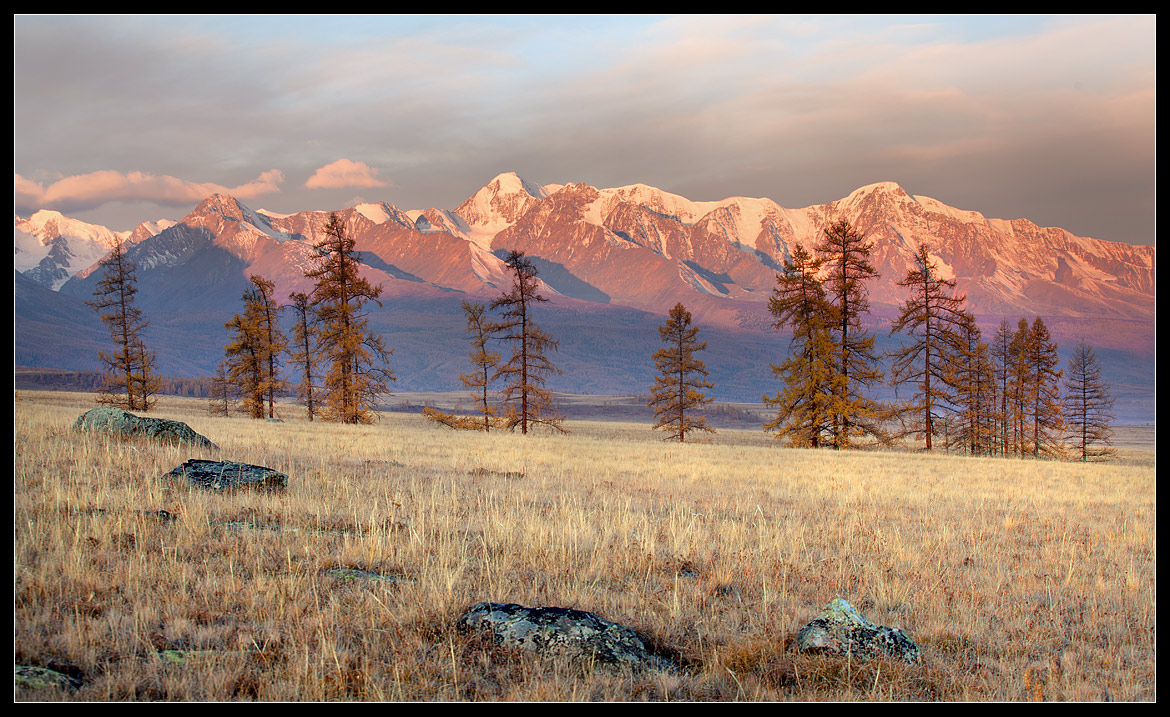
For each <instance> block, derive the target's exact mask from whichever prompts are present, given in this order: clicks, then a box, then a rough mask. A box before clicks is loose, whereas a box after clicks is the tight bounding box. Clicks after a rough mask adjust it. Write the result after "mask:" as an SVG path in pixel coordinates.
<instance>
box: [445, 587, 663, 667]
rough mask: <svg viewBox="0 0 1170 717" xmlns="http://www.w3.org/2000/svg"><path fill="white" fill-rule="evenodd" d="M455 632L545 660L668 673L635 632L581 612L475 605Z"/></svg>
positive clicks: (517, 606) (546, 608)
mask: <svg viewBox="0 0 1170 717" xmlns="http://www.w3.org/2000/svg"><path fill="white" fill-rule="evenodd" d="M457 627H458V628H459V629H460V630H463V631H467V632H474V631H485V632H488V633H490V634H491V636H492V638H493V640H494V641H495V643H496V644H497V645H500V646H502V647H509V648H515V649H522V650H530V651H533V652H536V653H537V654H539V655H540V656H542V657H546V658H561V659H568V660H571V661H575V662H579V663H584V664H590V665H605V666H609V667H617V668H629V669H633V670H641V669H647V668H649V669H655V670H671V669H673V665H671V664H670V663H669V662H668V661H667V660H664V659H663V658H661V657H659V656H657V655H655V654H653V653H652V652H651V651H650V650H649V649H648V648H647V647H646V643H645V642H643V640H642V638H641V637H640V636H639V635H638V633H636V632H634V631H633V630H631V629H630V628H628V627H625V626H624V625H619V624H617V623H616V622H610V621H609V620H606V619H604V618H601V617H598V616H597V615H594V614H593V613H591V612H585V611H584V610H572V609H569V608H563V607H524V606H522V605H514V604H510V603H495V602H481V603H477V604H475V605H472V606H471V607H470V608H469V609H468V610H467V612H466V613H464V614H463V616H462V617H461V618H459V622H458V623H457Z"/></svg>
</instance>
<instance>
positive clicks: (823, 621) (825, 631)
mask: <svg viewBox="0 0 1170 717" xmlns="http://www.w3.org/2000/svg"><path fill="white" fill-rule="evenodd" d="M796 646H797V649H799V650H800V651H802V652H812V653H818V652H819V653H824V654H830V655H836V656H838V657H846V658H850V659H854V660H857V661H859V662H865V661H867V660H869V659H870V658H872V657H875V656H878V655H883V654H884V655H887V656H889V657H894V658H897V659H900V660H903V661H905V662H909V663H915V662H918V661H920V660H921V659H922V657H921V654H920V653H919V651H918V645H916V644H914V641H913V640H911V639H910V638H909V636H907V635H906V633H904V632H902V631H901V630H899V629H898V628H896V627H886V626H884V625H875V624H873V623H872V622H870V621H869V620H867V619H865V617H864V616H862V614H861V613H859V612H858V611H857V608H855V607H853V606H852V605H850V604H849V603H848V602H846V601H845V600H842V599H841V598H836V599H834V600H833V601H832V602H830V603H829V604H828V605H826V606H825V609H824V610H822V611H821V614H820V615H817V616H816V617H815V618H813V620H812V621H811V622H809V623H808V624H807V625H805V626H804V627H802V628H800V630H799V631H798V632H797V633H796Z"/></svg>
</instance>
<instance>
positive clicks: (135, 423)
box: [73, 406, 217, 448]
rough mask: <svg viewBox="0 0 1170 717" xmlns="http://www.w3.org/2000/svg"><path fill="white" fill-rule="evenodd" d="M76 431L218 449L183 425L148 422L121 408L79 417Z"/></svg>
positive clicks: (156, 420)
mask: <svg viewBox="0 0 1170 717" xmlns="http://www.w3.org/2000/svg"><path fill="white" fill-rule="evenodd" d="M73 430H75V431H92V432H104V433H111V434H113V435H117V436H125V437H128V438H129V437H142V438H150V439H154V440H157V441H164V442H167V443H190V444H191V445H193V446H195V447H197V448H216V447H217V446H216V445H215V444H214V443H212V442H211V441H209V440H207V439H206V438H204V437H203V436H201V435H199V434H198V433H196V432H195V431H193V430H191V427H190V426H188V425H187V424H186V423H182V422H181V421H172V420H170V419H167V418H144V417H142V416H135V415H134V414H133V413H130V412H129V411H125V410H122V409H121V408H111V407H109V406H101V407H99V408H94V409H91V410H89V411H86V412H85V413H83V414H81V415H80V416H78V417H77V420H76V421H75V422H74V423H73Z"/></svg>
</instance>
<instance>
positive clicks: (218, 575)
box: [13, 391, 1157, 701]
mask: <svg viewBox="0 0 1170 717" xmlns="http://www.w3.org/2000/svg"><path fill="white" fill-rule="evenodd" d="M93 405H94V404H93V397H92V396H89V395H84V394H65V393H41V392H25V391H21V392H19V394H18V396H17V400H16V402H15V403H14V409H13V410H14V418H15V431H14V482H13V497H14V508H13V513H14V515H13V518H14V524H13V527H14V534H15V537H14V551H13V553H14V591H13V592H14V653H15V655H14V659H15V662H16V664H17V665H27V666H37V667H45V668H51V669H54V670H57V671H59V672H62V673H64V674H66V675H69V676H71V677H72V678H73V679H74V683H73V684H74V686H72V687H46V688H40V689H35V688H32V687H28V686H18V688H17V691H16V693H15V697H16V699H17V700H45V699H49V700H53V699H64V700H874V699H876V700H1036V699H1041V700H1131V701H1132V700H1154V699H1156V697H1157V693H1156V651H1155V641H1156V628H1155V625H1156V618H1157V604H1156V592H1155V587H1156V578H1157V561H1156V489H1155V465H1156V456H1155V453H1154V450H1153V446H1152V443H1149V442H1148V438H1147V437H1144V434H1140V432H1139V434H1138V435H1137V437H1136V438H1135V439H1134V440H1133V441H1132V442H1130V443H1125V444H1124V445H1122V446H1121V448H1122V450H1121V457H1120V458H1119V460H1117V461H1114V462H1110V463H1101V464H1091V465H1081V464H1075V463H1056V462H1048V461H1031V460H1006V459H996V458H965V457H957V456H939V455H925V454H921V453H907V452H884V451H883V452H878V451H873V452H851V453H834V452H831V451H823V450H822V451H812V450H796V449H790V448H783V447H779V446H777V445H776V444H775V441H773V440H772V439H771V438H769V437H768V436H766V435H765V434H763V432H762V431H760V430H759V429H758V428H756V429H754V430H721V431H720V432H718V433H716V434H715V435H714V436H712V440H711V442H709V443H703V444H686V445H678V444H668V443H665V442H663V441H661V440H660V436H659V435H657V434H655V433H654V432H653V431H652V430H651V429H650V427H649V425H647V424H645V423H622V422H617V421H607V422H591V421H580V420H576V421H569V422H568V424H567V427H568V428H569V429H570V430H571V431H572V432H571V433H570V434H568V435H563V436H562V435H550V434H537V435H530V436H527V437H524V436H520V435H514V434H503V433H491V434H479V433H454V432H452V431H450V430H448V429H445V428H440V427H437V426H434V425H432V424H429V423H427V422H426V421H425V419H423V418H422V417H421V416H419V415H417V414H411V413H385V414H383V415H382V416H381V420H380V421H379V422H377V423H376V424H373V425H369V426H341V425H332V424H322V423H319V422H316V423H308V422H307V421H305V420H303V419H302V418H300V414H299V412H298V411H297V410H296V409H295V408H294V407H291V406H285V407H284V408H283V409H282V417H283V418H284V419H285V422H283V423H269V422H262V421H252V420H249V419H246V418H237V417H232V418H222V417H211V416H208V414H207V404H206V401H202V400H194V399H176V398H167V397H164V398H163V399H162V401H161V403H160V405H159V407H158V408H157V409H156V411H155V412H154V413H153V414H152V415H157V416H161V417H166V418H173V419H177V420H181V421H184V422H186V423H188V424H189V425H190V426H191V427H192V428H193V429H195V430H196V431H198V432H199V433H201V434H203V435H205V436H207V437H208V438H210V439H211V440H212V441H214V442H215V443H217V444H218V445H219V450H218V451H210V450H208V451H199V450H193V449H187V448H180V447H176V446H161V445H155V444H150V443H146V442H141V441H125V440H114V439H110V438H105V437H99V436H95V435H90V434H78V433H74V432H73V431H72V430H71V426H72V424H73V421H74V420H75V419H76V418H77V416H78V415H79V414H81V413H82V412H83V411H85V410H88V409H89V408H91V407H93ZM1127 435H1128V434H1127ZM192 457H209V458H211V457H214V458H219V459H224V460H234V461H242V462H246V463H255V464H260V465H265V466H269V467H271V468H274V469H276V470H279V471H281V472H283V473H287V474H288V476H289V486H288V489H287V490H286V491H284V492H280V493H236V494H227V495H218V494H208V493H204V492H199V491H197V490H195V489H191V488H188V487H186V486H185V485H182V484H178V483H175V482H172V481H169V480H166V479H163V478H161V476H162V475H163V474H164V473H166V472H167V471H169V470H170V469H172V468H173V467H175V466H177V465H178V464H180V463H182V462H183V461H184V460H186V459H187V458H192ZM338 568H342V569H356V570H362V571H367V572H368V573H374V574H377V575H378V576H381V578H382V579H363V578H361V577H359V578H356V579H355V578H354V577H353V576H354V575H359V574H358V573H352V572H348V573H347V572H344V571H339V570H337V569H338ZM836 597H841V598H844V599H846V600H848V601H850V602H851V603H853V604H854V605H855V606H857V607H858V608H859V609H860V610H861V612H862V613H864V614H865V615H866V617H868V618H870V619H871V620H873V621H874V622H876V623H878V624H883V625H891V626H895V627H900V628H902V629H903V630H905V631H906V632H907V634H909V635H910V636H911V637H912V638H913V639H914V640H915V641H916V642H917V643H918V645H919V646H920V648H921V651H922V662H921V664H918V665H906V664H900V663H894V662H890V661H887V660H876V661H873V662H869V663H857V662H850V661H845V660H838V659H834V658H828V657H820V656H810V655H805V654H801V653H799V652H797V651H796V650H795V647H794V644H793V643H794V638H795V634H796V631H797V630H798V629H799V628H800V626H801V625H803V624H805V623H806V622H808V621H809V620H810V619H811V618H813V617H814V616H815V615H816V614H817V613H818V612H819V611H820V610H821V608H822V607H823V606H824V605H825V604H826V603H828V602H829V601H830V600H832V599H833V598H836ZM485 600H488V601H495V602H514V603H520V604H524V605H547V606H561V607H572V608H578V609H582V610H588V611H591V612H595V613H597V614H599V615H601V616H602V617H605V618H607V619H610V620H613V621H616V622H620V623H623V624H625V625H628V626H630V627H632V628H634V629H635V630H637V631H638V632H640V633H641V634H642V635H644V636H646V637H647V638H648V639H649V641H650V643H651V644H652V646H654V647H655V649H657V650H658V651H659V653H660V654H661V655H663V656H664V657H666V658H667V659H669V660H670V661H672V662H673V663H674V664H675V665H677V668H678V669H677V670H676V671H673V672H653V671H649V672H642V673H610V672H604V671H591V670H588V669H584V668H581V667H580V666H573V665H565V664H560V663H546V662H542V661H540V660H539V659H537V658H535V657H531V656H528V655H515V654H511V653H508V652H506V651H504V650H501V649H499V648H495V647H494V646H492V645H491V644H486V643H484V642H483V641H480V640H476V639H472V638H470V637H469V636H467V635H465V634H463V633H460V632H459V631H458V630H456V629H455V621H456V619H457V618H458V616H459V615H460V614H461V613H462V611H463V610H464V609H465V608H466V607H468V606H469V605H471V604H473V603H476V602H479V601H485Z"/></svg>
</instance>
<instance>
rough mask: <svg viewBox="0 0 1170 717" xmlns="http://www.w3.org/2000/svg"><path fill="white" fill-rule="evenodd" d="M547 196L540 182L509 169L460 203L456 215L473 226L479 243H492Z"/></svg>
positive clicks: (474, 237)
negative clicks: (526, 178)
mask: <svg viewBox="0 0 1170 717" xmlns="http://www.w3.org/2000/svg"><path fill="white" fill-rule="evenodd" d="M546 196H547V195H546V194H545V191H544V188H543V187H541V186H540V185H538V184H535V183H533V182H529V181H527V180H525V179H521V178H520V176H519V175H517V174H516V173H515V172H506V173H504V174H500V175H497V176H496V177H495V178H494V179H492V181H490V182H488V183H487V184H486V185H485V186H484V187H483V188H482V189H480V190H479V191H478V192H476V193H475V194H473V195H472V196H471V197H469V198H468V199H467V201H465V202H463V203H462V204H460V205H459V207H458V208H457V209H456V210H455V214H457V215H459V216H460V217H461V218H462V219H463V221H464V222H466V223H467V225H468V226H469V227H470V228H471V234H472V238H473V240H474V241H476V243H479V244H481V245H483V246H490V242H491V237H493V236H495V235H496V234H498V233H499V232H501V231H503V230H504V229H507V228H508V227H509V226H511V225H512V224H513V223H515V221H516V220H517V219H519V218H520V216H521V215H523V214H524V212H526V211H528V209H529V207H531V206H532V205H533V204H535V203H537V202H539V201H541V200H542V199H544V198H545V197H546Z"/></svg>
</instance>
